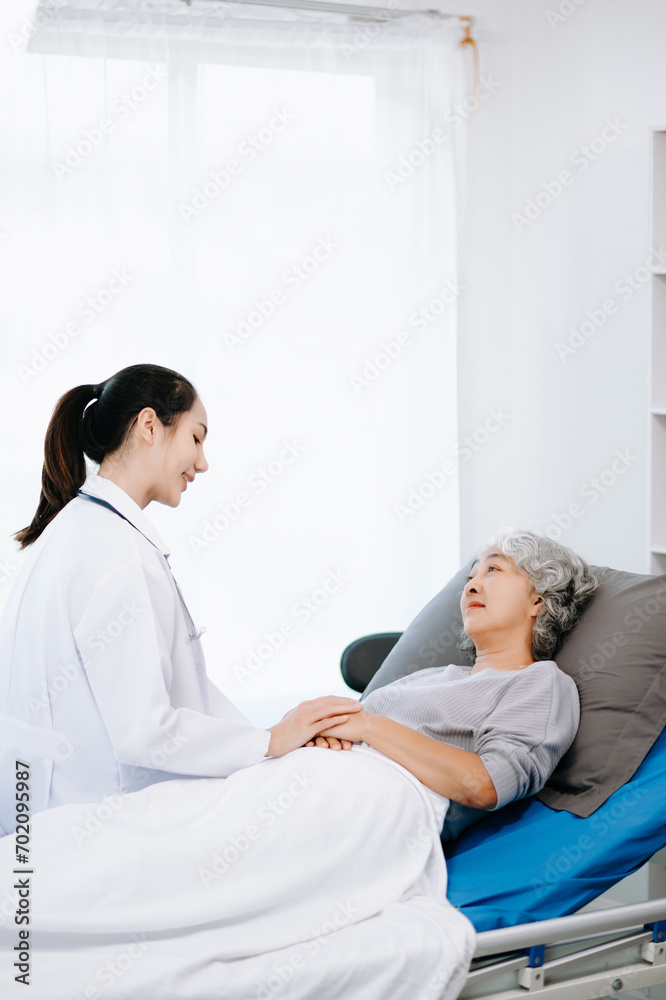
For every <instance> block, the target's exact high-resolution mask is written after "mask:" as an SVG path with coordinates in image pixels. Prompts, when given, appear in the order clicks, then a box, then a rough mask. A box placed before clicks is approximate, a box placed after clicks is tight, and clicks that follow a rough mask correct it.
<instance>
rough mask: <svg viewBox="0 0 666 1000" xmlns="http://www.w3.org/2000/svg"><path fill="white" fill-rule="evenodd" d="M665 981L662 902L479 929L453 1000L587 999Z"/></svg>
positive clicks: (665, 902)
mask: <svg viewBox="0 0 666 1000" xmlns="http://www.w3.org/2000/svg"><path fill="white" fill-rule="evenodd" d="M658 983H666V898H663V899H653V900H648V901H647V902H642V903H632V904H630V905H628V906H617V907H612V908H610V909H606V910H597V911H591V912H586V913H577V914H574V915H573V916H570V917H558V918H556V919H552V920H539V921H535V922H533V923H529V924H519V925H518V926H515V927H503V928H499V929H497V930H492V931H483V932H482V933H480V934H478V935H477V943H476V949H475V952H474V958H473V960H472V964H471V968H470V972H469V975H468V978H467V982H466V984H465V986H464V988H463V990H462V991H461V993H460V997H459V1000H473V998H478V997H492V998H493V1000H517V998H520V997H524V996H525V994H526V992H530V993H535V994H536V993H538V994H539V995H540V996H541V995H543V996H549V997H557V998H558V1000H591V998H599V997H606V996H613V994H616V993H626V992H629V991H632V990H636V989H644V988H646V987H649V986H654V985H656V984H658Z"/></svg>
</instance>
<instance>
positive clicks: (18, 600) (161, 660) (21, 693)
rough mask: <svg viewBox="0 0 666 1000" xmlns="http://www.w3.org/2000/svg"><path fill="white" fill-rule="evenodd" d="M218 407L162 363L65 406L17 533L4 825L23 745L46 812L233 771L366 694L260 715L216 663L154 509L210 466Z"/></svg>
mask: <svg viewBox="0 0 666 1000" xmlns="http://www.w3.org/2000/svg"><path fill="white" fill-rule="evenodd" d="M207 420H208V418H207V415H206V410H205V408H204V406H203V404H202V402H201V400H200V399H199V397H198V395H197V392H196V390H195V388H194V386H193V385H192V383H191V382H189V381H188V380H187V379H186V378H184V377H183V376H182V375H179V374H178V373H177V372H174V371H171V370H170V369H168V368H162V367H161V366H159V365H149V364H140V365H131V366H130V367H128V368H123V369H122V370H121V371H119V372H117V373H116V374H115V375H113V376H111V378H109V379H107V380H106V381H104V382H102V383H100V384H99V385H98V386H92V385H80V386H76V387H75V388H73V389H70V390H69V392H66V393H65V394H64V395H63V396H62V397H61V398H60V399H59V400H58V402H57V404H56V406H55V409H54V411H53V414H52V416H51V420H50V422H49V426H48V429H47V432H46V438H45V447H44V467H43V470H42V491H41V496H40V500H39V506H38V508H37V512H36V514H35V517H34V518H33V520H32V523H31V524H30V525H29V526H28V527H26V528H24V529H22V530H21V531H19V532H17V533H16V535H15V537H16V539H17V540H18V541H19V542H20V545H21V548H26V547H27V546H32V547H31V549H30V552H29V553H28V554H27V556H26V560H25V562H24V563H23V565H22V567H21V570H20V573H19V575H18V577H17V579H16V580H15V582H14V585H13V588H12V591H11V593H10V595H9V598H8V601H7V604H6V606H5V609H4V611H3V614H2V616H1V617H0V835H2V834H3V833H4V834H7V833H12V832H13V831H14V830H15V828H16V822H17V820H16V811H17V810H16V799H15V787H14V786H15V781H14V778H15V771H16V768H17V766H18V765H17V764H16V761H20V762H21V763H22V764H26V765H28V767H29V771H30V811H31V813H35V812H38V811H39V810H42V809H46V808H50V807H53V806H57V805H60V804H62V803H67V802H96V801H98V800H99V799H100V798H102V797H104V796H106V795H114V794H118V793H124V792H131V791H134V790H136V789H139V788H143V787H144V786H146V785H148V784H151V783H154V782H158V781H164V780H167V779H169V778H175V777H183V776H186V777H227V776H228V775H230V774H231V773H232V772H234V771H236V770H238V769H239V768H243V767H248V766H250V765H251V764H256V763H258V762H259V761H260V760H262V759H263V758H264V757H268V756H272V757H279V756H282V755H283V754H285V753H287V752H288V751H290V750H293V749H295V748H297V747H300V746H303V745H304V744H305V743H306V742H307V741H308V740H311V738H312V737H313V736H315V735H316V734H317V733H319V732H321V730H322V729H325V728H326V727H327V726H331V725H335V724H338V723H342V722H344V721H346V720H347V718H348V717H349V713H352V712H357V711H360V709H361V705H360V703H359V702H358V701H355V700H353V699H351V698H344V697H334V696H330V697H322V698H317V699H315V700H313V701H306V702H302V703H301V704H300V705H298V706H297V707H296V708H294V709H292V710H291V711H290V712H288V713H287V714H286V715H285V716H284V718H283V719H282V721H281V722H279V723H277V724H276V725H274V726H271V727H269V728H268V729H259V728H257V727H255V726H253V725H252V724H251V723H250V721H249V720H248V719H247V718H246V717H245V716H244V715H243V713H242V712H241V711H240V710H239V709H238V708H236V706H235V705H234V704H233V703H232V702H231V701H230V700H229V699H228V698H227V697H225V695H224V694H223V693H222V692H221V691H220V690H219V689H218V688H217V687H215V685H214V684H213V683H212V682H211V681H210V679H209V678H208V676H207V674H206V667H205V660H204V654H203V649H202V646H201V640H200V634H201V633H200V632H198V631H197V629H196V627H195V625H194V623H193V621H192V619H191V617H190V615H189V613H188V611H187V608H186V606H185V604H184V601H183V599H182V596H181V594H180V590H179V588H178V586H177V584H176V581H175V579H174V577H173V575H172V573H171V569H170V566H169V562H168V556H169V549H168V547H167V546H166V545H165V543H164V542H163V541H162V539H161V538H160V536H159V534H158V533H157V531H156V530H155V528H154V527H153V525H152V524H151V522H150V521H149V520H148V518H147V517H146V515H145V513H144V508H145V507H147V505H148V504H149V503H150V502H151V501H153V500H155V501H157V502H158V503H162V504H166V505H167V506H169V507H177V506H178V505H179V503H180V498H181V495H182V494H183V493H184V492H185V490H186V489H187V488H188V484H189V483H192V482H193V481H194V478H195V475H196V474H197V473H202V472H205V471H206V469H207V468H208V462H207V461H206V458H205V456H204V450H203V442H204V440H205V438H206V435H207V433H208V428H207ZM84 455H87V456H88V458H90V459H91V460H92V461H94V462H96V463H100V464H99V470H98V472H97V473H96V474H93V475H86V464H85V459H84ZM336 744H337V741H336ZM350 745H351V744H350V743H349V742H348V741H344V743H343V744H342V746H343V747H344V748H345V749H347V748H348V747H349V746H350ZM339 746H340V744H337V746H336V748H339Z"/></svg>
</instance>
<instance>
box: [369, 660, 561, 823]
mask: <svg viewBox="0 0 666 1000" xmlns="http://www.w3.org/2000/svg"><path fill="white" fill-rule="evenodd" d="M470 670H471V668H470V667H459V666H456V665H455V664H449V666H447V667H429V668H426V669H424V670H417V671H415V672H414V673H413V674H409V675H408V676H407V677H400V678H398V680H395V681H392V682H391V683H390V684H386V685H385V686H384V687H381V688H376V689H375V690H374V691H371V692H370V694H369V695H368V696H367V698H365V699H364V700H363V707H364V708H365V710H366V711H368V712H373V713H374V714H376V715H385V716H388V717H389V718H391V719H395V720H396V722H400V723H402V725H403V726H408V727H409V728H410V729H415V730H416V731H417V732H419V733H424V734H425V735H426V736H430V737H432V739H435V740H440V741H441V742H442V743H449V744H451V745H452V746H455V747H459V748H460V749H461V750H471V751H472V752H473V753H476V754H478V755H479V757H480V758H481V760H482V761H483V764H484V766H485V768H486V770H487V771H488V774H489V775H490V777H491V779H492V782H493V785H494V786H495V790H496V792H497V805H496V806H495V809H499V808H501V807H502V806H504V805H506V804H507V803H508V802H512V801H513V800H514V799H520V798H523V796H525V795H535V794H536V793H537V792H538V791H540V790H541V788H542V787H543V786H544V785H545V783H546V781H547V780H548V778H549V777H550V775H551V774H552V772H553V770H554V769H555V766H556V764H557V762H558V761H559V759H560V757H562V755H563V754H564V753H565V752H566V751H567V750H568V749H569V747H570V746H571V744H572V742H573V738H574V736H575V735H576V730H577V729H578V722H579V719H580V705H579V701H578V689H577V688H576V684H575V682H574V681H573V679H572V678H571V677H569V675H568V674H565V673H564V672H563V671H562V670H560V669H559V667H558V666H557V664H556V663H555V661H554V660H538V661H537V662H535V663H531V664H530V665H529V666H528V667H525V668H524V669H522V670H496V669H495V668H494V667H486V668H485V669H484V670H480V671H479V672H478V673H474V674H470ZM485 812H486V810H483V809H472V808H471V807H469V806H463V805H461V804H460V803H458V802H451V805H450V806H449V809H448V812H447V815H446V819H445V822H444V839H445V840H449V839H452V838H453V837H456V836H457V835H458V834H459V833H460V831H461V830H463V829H464V828H465V827H466V826H469V824H470V823H473V822H474V821H475V820H476V819H480V818H481V817H482V816H483V815H485Z"/></svg>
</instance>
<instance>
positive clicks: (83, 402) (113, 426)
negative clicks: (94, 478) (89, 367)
mask: <svg viewBox="0 0 666 1000" xmlns="http://www.w3.org/2000/svg"><path fill="white" fill-rule="evenodd" d="M197 398H198V394H197V391H196V389H195V388H194V386H193V385H192V383H191V382H190V381H189V380H188V379H186V378H185V376H184V375H180V374H179V373H178V372H175V371H172V370H171V369H170V368H163V367H162V366H161V365H130V366H129V367H128V368H123V369H122V370H121V371H119V372H116V374H115V375H112V376H111V377H110V378H108V379H106V381H105V382H100V383H99V384H98V385H92V384H91V385H77V386H75V387H74V388H73V389H70V390H69V391H68V392H66V393H65V394H64V395H63V396H61V397H60V399H59V400H58V402H57V403H56V405H55V407H54V410H53V413H52V415H51V419H50V421H49V425H48V428H47V430H46V437H45V439H44V465H43V467H42V490H41V495H40V498H39V504H38V506H37V512H36V513H35V516H34V517H33V519H32V522H31V523H30V524H29V525H28V527H27V528H22V529H21V530H20V531H17V532H16V533H15V534H14V536H13V537H14V538H15V539H16V541H17V542H19V544H20V548H22V549H24V548H26V547H27V546H28V545H31V544H32V543H33V542H35V541H36V540H37V539H38V538H39V536H40V535H41V533H42V531H43V530H44V528H46V526H47V524H49V522H50V521H52V520H53V518H54V517H55V516H56V514H58V513H59V512H60V511H61V510H62V509H63V507H65V506H66V505H67V504H68V503H69V502H70V500H72V499H73V498H74V497H75V496H76V492H77V490H79V489H80V488H81V487H82V486H83V483H84V482H85V480H86V476H87V475H88V470H87V468H86V460H85V457H86V456H87V457H88V458H89V459H91V460H92V461H93V462H96V463H98V464H100V465H101V463H102V461H103V460H104V458H105V457H106V455H110V454H112V453H113V452H115V451H117V450H118V449H119V448H120V447H121V446H122V445H123V444H124V443H125V441H126V439H127V436H128V434H129V432H130V430H131V428H132V427H133V425H134V422H135V420H136V417H137V415H138V414H139V413H140V412H141V410H143V409H144V407H146V406H151V407H152V408H153V409H154V410H155V413H156V414H157V416H158V417H159V419H160V421H161V422H162V423H163V424H164V425H165V427H170V426H172V425H173V424H176V423H177V421H178V418H179V416H180V414H181V413H184V412H186V411H187V410H190V409H191V408H192V406H194V403H195V402H196V400H197Z"/></svg>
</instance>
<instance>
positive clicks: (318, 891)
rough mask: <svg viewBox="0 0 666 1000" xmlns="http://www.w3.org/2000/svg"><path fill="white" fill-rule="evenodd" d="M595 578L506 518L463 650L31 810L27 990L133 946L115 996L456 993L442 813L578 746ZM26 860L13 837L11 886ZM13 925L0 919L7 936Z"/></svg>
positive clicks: (508, 785)
mask: <svg viewBox="0 0 666 1000" xmlns="http://www.w3.org/2000/svg"><path fill="white" fill-rule="evenodd" d="M597 585H598V584H597V579H596V578H595V576H594V574H593V573H592V572H591V570H590V567H589V566H588V565H587V564H586V563H585V562H584V561H583V560H582V559H581V558H580V557H578V556H577V555H576V554H575V553H573V552H572V551H571V550H569V549H567V548H565V547H564V546H562V545H559V544H557V543H555V542H553V541H551V540H550V539H548V538H544V537H540V536H538V535H535V534H533V533H531V532H516V531H505V532H501V533H499V534H498V535H497V536H496V537H495V538H494V540H493V542H492V544H490V545H489V546H487V547H486V548H484V549H483V551H482V552H480V553H479V554H478V556H477V559H476V561H475V562H474V565H473V567H472V572H471V574H470V576H469V578H468V580H467V583H466V586H465V587H464V590H463V592H462V594H461V611H462V620H463V627H462V631H461V647H462V648H463V649H467V650H469V651H470V652H472V653H473V654H474V665H473V666H472V667H471V668H467V667H462V666H458V665H456V664H449V665H443V666H439V667H432V668H429V669H423V670H418V671H416V672H415V673H413V674H411V675H410V676H408V677H404V678H401V679H399V680H396V681H394V682H392V683H390V684H387V685H386V686H384V687H382V688H378V689H376V690H374V691H373V692H372V693H370V694H369V695H368V696H367V697H366V698H365V700H364V702H363V708H362V710H361V711H357V712H354V713H353V714H352V715H350V717H349V719H348V721H347V722H344V723H341V724H339V725H336V726H334V727H332V728H328V729H325V730H324V731H323V732H322V733H320V734H319V735H318V736H317V737H316V738H315V739H313V740H311V741H309V742H308V743H307V744H306V745H305V746H303V747H299V748H298V749H296V750H293V751H291V752H290V753H287V754H285V755H284V756H283V757H277V758H267V759H266V760H263V761H261V762H260V763H258V764H254V765H252V766H250V767H246V768H242V769H240V770H238V771H236V772H234V773H233V774H232V775H231V776H230V777H228V778H193V779H173V780H169V781H163V782H159V783H155V784H151V785H149V786H148V787H146V788H144V789H141V790H139V791H135V792H131V793H129V794H126V795H122V796H115V797H112V798H113V799H114V801H113V803H111V806H110V807H108V803H109V802H110V800H105V802H106V803H107V808H106V810H105V812H104V814H103V815H102V813H101V812H99V810H98V811H97V812H95V804H94V803H93V804H92V805H91V803H76V804H65V805H61V806H57V807H55V808H52V809H47V810H44V811H42V812H39V813H37V815H35V816H34V817H33V819H32V853H31V856H30V858H31V868H33V869H34V871H36V872H38V873H39V878H35V882H34V888H33V896H32V913H31V921H32V922H31V933H33V934H35V935H36V936H37V941H38V949H36V954H38V957H39V961H38V962H37V961H36V962H35V965H34V975H35V990H36V993H35V995H38V996H39V997H40V1000H65V998H68V997H71V996H74V995H75V996H77V997H78V996H79V995H80V996H88V995H93V994H90V993H89V992H88V993H86V990H90V988H91V987H95V986H96V983H98V982H101V981H102V979H101V977H103V976H104V975H105V974H106V975H107V976H108V975H111V973H110V972H108V970H109V969H110V968H116V966H115V965H114V964H113V963H114V962H116V961H117V956H118V954H123V955H124V954H125V952H127V954H128V955H130V956H136V957H135V958H132V960H131V961H130V963H129V965H128V964H126V965H125V966H124V968H123V973H122V976H116V978H115V979H114V980H113V989H114V992H113V997H114V1000H122V998H134V997H136V998H142V1000H143V998H145V997H146V996H150V997H151V998H154V1000H160V998H164V1000H167V998H168V1000H180V998H181V997H182V998H183V1000H184V998H185V997H192V996H201V997H208V996H210V997H212V996H228V997H233V998H237V1000H246V998H250V1000H255V998H257V1000H266V998H272V997H275V996H285V997H289V998H290V1000H311V998H312V997H315V996H316V997H317V1000H343V998H344V1000H347V998H363V1000H417V998H418V1000H455V998H456V997H457V995H458V993H459V992H460V990H461V988H462V986H463V984H464V982H465V978H466V974H467V969H468V967H469V962H470V959H471V956H472V954H473V949H474V941H475V931H474V928H473V926H472V924H471V923H470V922H469V920H468V919H467V917H465V916H464V915H463V914H462V913H461V912H460V911H458V910H456V909H455V908H454V907H453V906H452V905H451V904H450V903H449V902H448V900H447V899H446V862H445V859H444V854H443V852H442V849H441V843H440V839H439V838H440V831H441V830H442V825H443V823H444V820H445V817H446V819H447V820H448V823H449V827H448V832H449V835H451V836H452V835H455V833H456V832H457V831H458V830H459V829H462V828H463V827H464V826H465V825H467V824H468V823H469V822H472V821H473V820H474V819H475V818H476V817H477V816H479V815H481V814H482V813H483V811H485V810H492V809H497V808H499V807H501V806H502V805H504V804H505V803H508V802H510V801H511V800H513V799H516V798H519V797H521V796H524V795H528V794H532V793H535V792H536V791H538V790H539V789H540V788H541V787H542V785H543V784H544V783H545V781H546V780H547V778H548V777H549V775H550V773H551V772H552V771H553V769H554V768H555V765H556V764H557V762H558V760H559V758H560V757H561V756H562V754H564V752H565V751H566V750H567V749H568V747H569V746H570V744H571V742H572V741H573V738H574V735H575V732H576V728H577V726H578V719H579V704H578V697H577V692H576V687H575V684H574V682H573V680H572V679H571V678H570V677H568V676H567V675H565V674H564V673H563V672H561V671H560V670H559V669H558V667H557V665H556V663H555V662H554V660H553V659H552V657H553V656H554V655H556V653H557V650H558V648H559V646H560V644H561V642H562V640H563V639H564V637H565V636H566V635H567V634H568V633H569V632H570V631H571V629H572V628H573V627H574V625H575V624H576V622H577V620H578V618H579V616H580V614H581V612H582V611H583V609H584V608H585V607H586V606H587V604H588V603H589V601H590V600H591V598H592V596H593V594H594V591H595V589H596V587H597ZM315 744H316V746H315ZM318 748H326V749H334V750H345V751H349V752H345V753H339V752H338V753H322V752H321V750H320V749H318ZM91 814H95V815H96V816H97V817H98V821H97V824H96V826H92V827H91V826H90V824H89V817H90V815H91ZM99 817H102V818H101V819H100V818H99ZM87 824H88V825H87ZM84 830H89V831H91V832H90V833H89V834H86V835H82V833H81V831H84ZM77 831H78V832H77ZM92 831H94V832H92ZM15 868H16V845H15V843H14V838H13V837H11V836H7V837H5V838H3V839H2V840H0V898H5V894H9V896H11V892H12V886H13V885H14V881H15V879H16V875H15V874H13V870H14V869H15ZM11 934H12V932H11V929H7V928H6V927H4V926H3V925H2V924H1V923H0V951H2V950H5V949H6V951H7V954H11V948H12V947H13V945H14V943H15V942H14V940H13V937H11ZM144 946H145V948H144ZM139 947H141V949H144V950H141V951H140V952H139V951H137V949H138V948H139ZM131 949H134V950H133V951H132V950H131ZM104 970H107V972H106V973H105V971H104ZM3 985H4V984H3ZM8 985H13V984H8ZM15 993H16V995H17V996H19V995H22V993H19V991H18V988H17V989H16V991H15ZM2 995H3V996H5V995H7V996H8V997H11V996H14V993H11V992H10V993H3V994H2ZM100 995H106V994H104V993H102V994H100Z"/></svg>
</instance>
